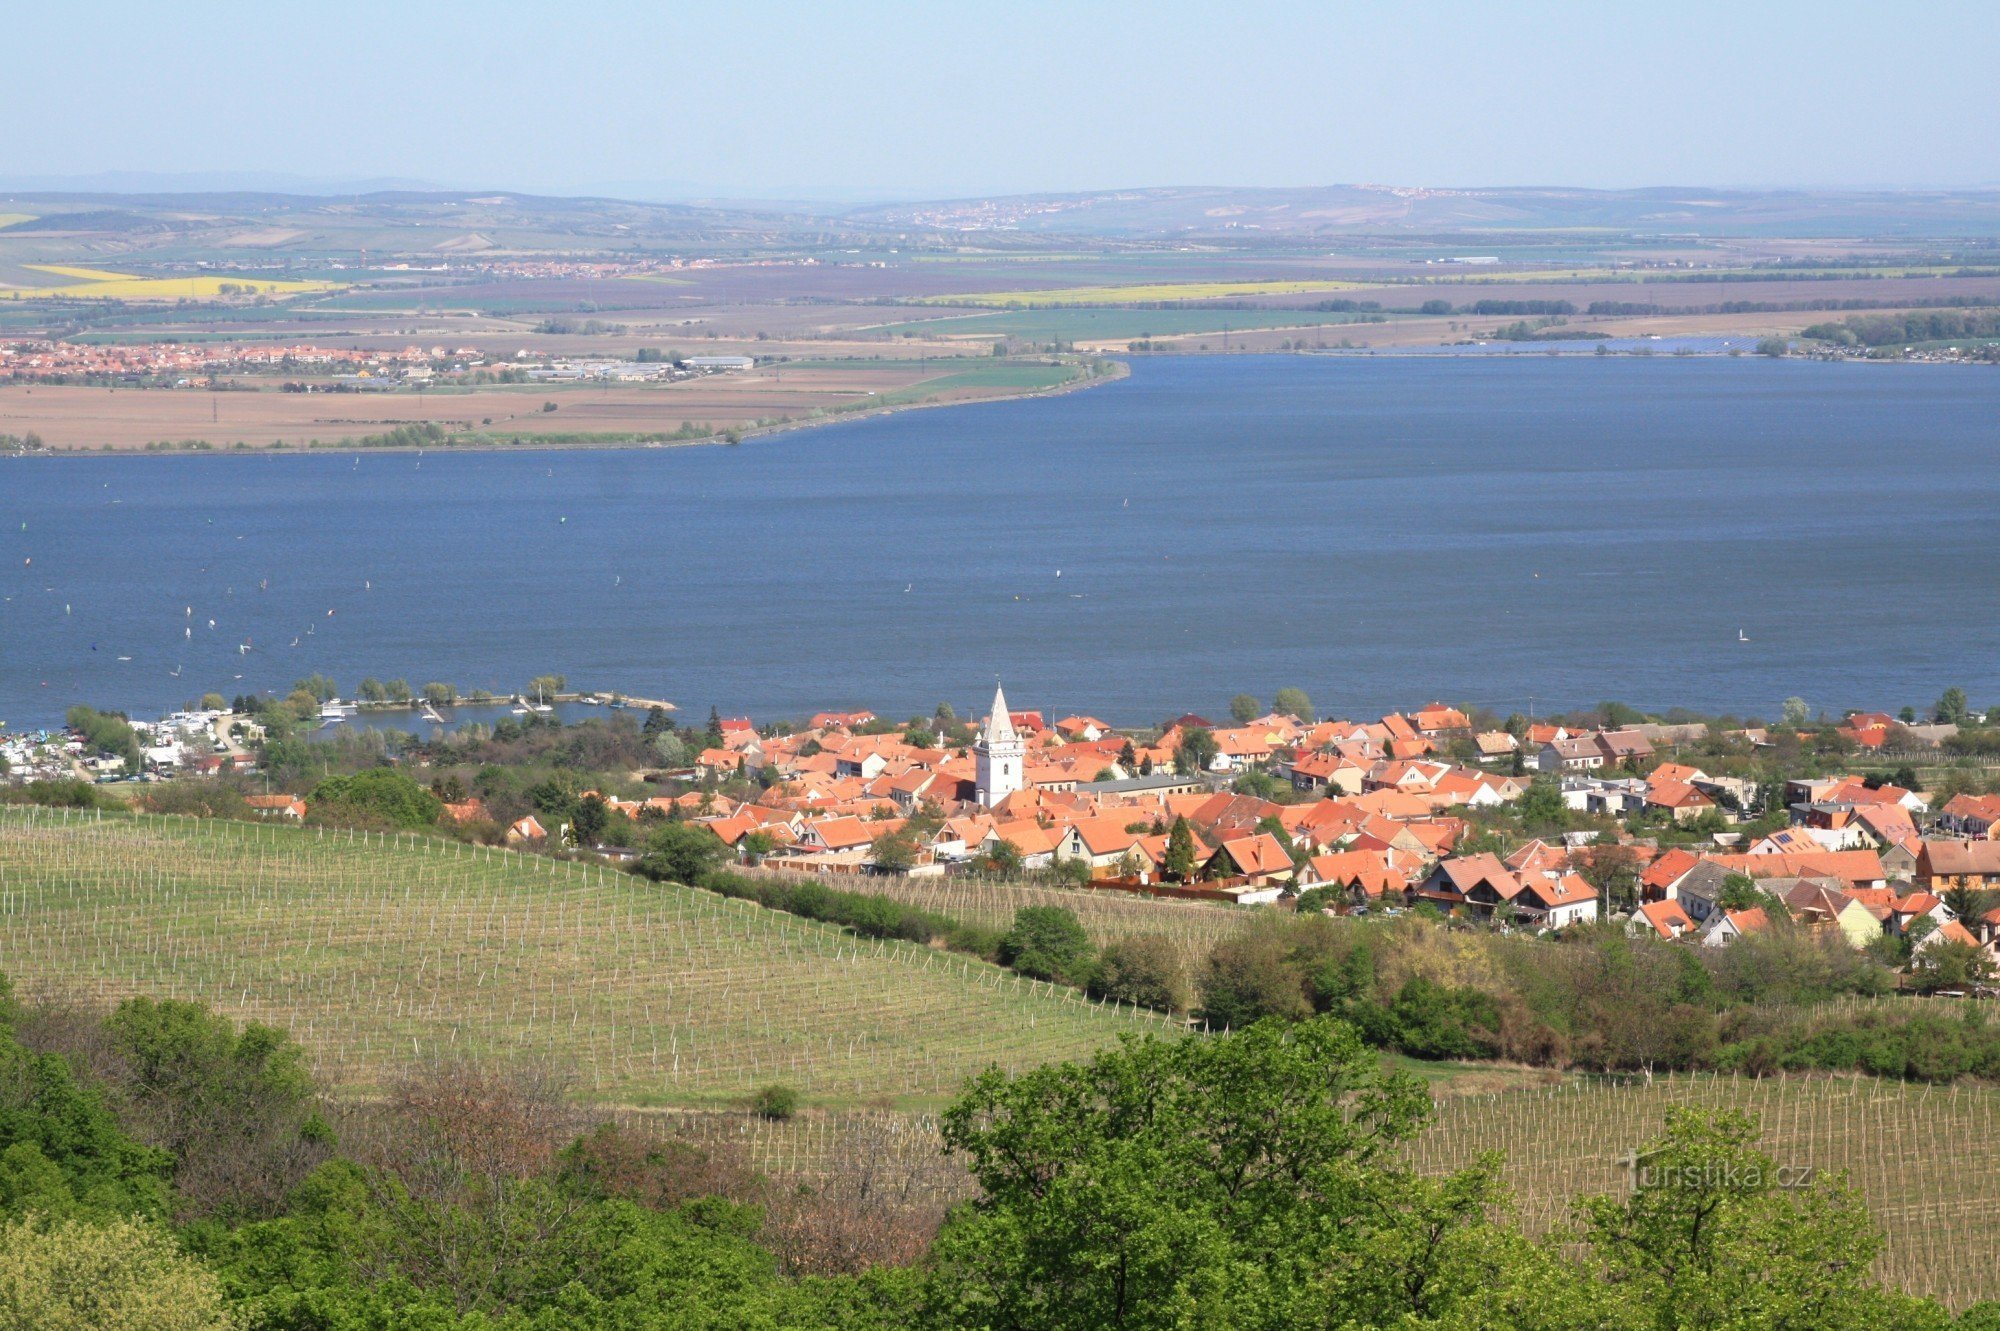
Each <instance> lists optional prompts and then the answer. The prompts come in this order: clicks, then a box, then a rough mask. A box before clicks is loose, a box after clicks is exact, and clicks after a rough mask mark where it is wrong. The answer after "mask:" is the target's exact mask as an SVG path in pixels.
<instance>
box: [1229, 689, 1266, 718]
mask: <svg viewBox="0 0 2000 1331" xmlns="http://www.w3.org/2000/svg"><path fill="white" fill-rule="evenodd" d="M1262 710H1263V707H1262V706H1261V705H1260V704H1259V703H1258V701H1257V700H1256V699H1255V698H1253V697H1251V696H1250V695H1249V694H1247V693H1239V694H1237V695H1236V696H1235V697H1234V698H1231V699H1230V700H1229V715H1230V716H1231V717H1232V718H1234V719H1235V721H1236V724H1237V725H1239V726H1247V725H1249V724H1250V723H1251V722H1252V721H1255V720H1256V719H1257V713H1258V712H1260V711H1262Z"/></svg>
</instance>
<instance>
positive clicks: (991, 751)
mask: <svg viewBox="0 0 2000 1331" xmlns="http://www.w3.org/2000/svg"><path fill="white" fill-rule="evenodd" d="M972 752H973V756H974V758H975V759H976V760H977V761H978V764H979V774H978V778H977V782H978V794H977V796H976V797H975V798H977V799H978V801H979V803H980V804H981V805H983V806H985V807H986V808H989V809H990V808H992V807H993V806H994V805H996V804H998V803H999V802H1000V801H1001V800H1004V799H1006V798H1007V797H1008V796H1009V795H1011V794H1013V793H1014V792H1015V791H1017V790H1019V789H1020V788H1021V769H1022V767H1023V765H1024V763H1025V760H1026V758H1027V753H1028V746H1027V745H1026V744H1024V743H1023V742H1022V740H1021V736H1020V735H1019V733H1017V732H1016V731H1015V729H1014V718H1013V717H1011V716H1009V715H1008V714H1007V695H1006V694H1005V693H1004V692H1002V691H1001V688H1000V686H999V685H998V684H996V685H994V686H993V714H992V715H991V716H989V717H987V718H986V729H985V730H983V731H981V732H980V735H979V740H978V742H977V743H976V744H974V745H973V746H972Z"/></svg>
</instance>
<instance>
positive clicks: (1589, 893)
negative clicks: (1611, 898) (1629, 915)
mask: <svg viewBox="0 0 2000 1331" xmlns="http://www.w3.org/2000/svg"><path fill="white" fill-rule="evenodd" d="M1519 881H1520V884H1521V891H1520V894H1519V895H1518V896H1516V897H1515V898H1514V901H1513V906H1514V909H1515V910H1516V911H1517V912H1519V913H1520V916H1521V918H1522V919H1523V920H1524V921H1526V922H1527V923H1529V924H1532V925H1538V926H1540V927H1541V928H1545V929H1565V928H1568V927H1569V926H1570V925H1572V924H1587V923H1588V922H1590V921H1591V920H1594V919H1596V918H1597V889H1596V888H1594V887H1592V886H1591V885H1590V884H1589V883H1587V882H1585V881H1584V880H1583V878H1582V876H1581V875H1579V874H1574V873H1565V874H1549V875H1542V874H1531V875H1527V876H1524V877H1522V878H1521V879H1520V880H1519Z"/></svg>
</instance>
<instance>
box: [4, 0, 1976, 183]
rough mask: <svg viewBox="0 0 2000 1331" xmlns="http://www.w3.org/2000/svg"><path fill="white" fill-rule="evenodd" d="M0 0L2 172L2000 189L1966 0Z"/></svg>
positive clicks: (18, 175)
mask: <svg viewBox="0 0 2000 1331" xmlns="http://www.w3.org/2000/svg"><path fill="white" fill-rule="evenodd" d="M10 11H11V12H10V13H9V14H8V16H7V19H6V30H7V33H8V41H7V44H8V46H9V47H10V48H11V52H12V53H11V55H10V58H9V60H8V67H9V69H8V75H7V97H6V102H7V104H8V105H9V107H10V108H12V110H13V115H11V116H10V117H9V119H10V121H11V124H12V132H10V133H8V134H7V135H6V136H5V146H4V147H0V178H5V179H9V180H14V181H19V180H21V179H23V178H27V177H49V176H88V175H94V174H97V173H103V172H158V173H167V174H175V173H286V174H290V175H295V176H300V177H309V178H321V179H330V178H337V179H354V178H372V177H401V178H410V179H421V180H430V181H437V182H441V183H447V184H462V185H478V186H493V187H507V188H515V189H545V190H553V191H573V190H589V189H596V190H604V189H608V188H613V187H622V188H623V189H624V191H625V192H638V191H639V190H640V189H641V188H644V187H650V192H651V193H653V194H656V195H674V194H680V195H686V196H690V197H692V196H701V195H726V196H734V197H765V198H778V197H792V198H843V199H854V198H868V197H939V196H948V195H962V194H973V193H998V192H1025V191H1040V190H1078V189H1099V188H1112V187H1124V186H1136V185H1162V184H1217V185H1222V184H1228V185H1276V186H1283V185H1311V184H1331V183H1353V182H1378V183H1395V184H1420V185H1525V184H1566V185H1581V186H1597V187H1625V186H1639V185H1659V184H1677V185H1694V184H1702V185H1718V186H1769V185H1808V186H1886V187H1923V186H1979V185H1990V186H2000V134H1996V133H1995V130H1996V127H2000V77H1996V70H2000V12H1996V10H1995V8H1994V6H1993V5H1992V3H1991V0H1987V3H1984V4H1972V3H1953V2H1951V0H1942V2H1940V3H1932V4H1927V5H1925V6H1923V7H1922V8H1921V9H1915V8H1911V9H1905V8H1904V7H1902V6H1893V5H1883V4H1879V3H1870V4H1850V3H1839V2H1838V0H1823V2H1822V3H1816V4H1813V3H1789V2H1785V0H1772V2H1769V3H1756V2H1755V0H1736V2H1735V3H1730V4H1710V3H1703V2H1700V0H1693V2H1690V0H1682V2H1681V3H1676V4H1670V5H1643V6H1641V5H1626V4H1620V3H1616V0H1597V2H1595V3H1589V4H1557V3H1533V2H1532V0H1517V2H1515V3H1505V4H1501V3H1493V4H1391V3H1382V4H1370V5H1356V4H1336V3H1322V4H1285V3H1256V2H1255V0H1249V2H1242V0H1239V2H1238V3H1231V4H1196V3H1174V2H1172V0H1156V2H1155V3H1150V4H1093V3H1087V2H1085V0H1070V3H1063V4H1043V3H1033V2H1027V3H1023V2H1021V0H1002V2H1001V3H983V4H977V5H972V4H950V3H942V2H940V3H932V4H919V3H888V2H882V3H862V2H859V0H857V2H856V3H837V2H835V0H828V2H827V3H820V4H791V3H768V4H759V5H748V4H729V3H721V2H719V0H714V2H711V3H706V4H702V3H680V4H640V3H629V2H626V0H599V2H598V3H593V4H590V5H588V6H585V5H529V4H520V3H510V2H508V0H488V2H487V3H479V4H472V3H437V2H433V0H403V3H395V4H389V3H379V2H378V0H349V2H348V3H342V4H338V5H319V4H304V3H296V4H277V5H273V4H268V3H265V4H223V3H203V2H202V0H192V3H183V4H178V5H161V4H157V3H152V2H151V0H147V2H145V3H139V2H135V0H99V2H98V3H96V4H93V5H89V6H77V5H63V6H58V5H48V4H33V5H29V4H22V5H17V6H10ZM24 108H26V109H27V114H26V115H25V116H24V115H23V114H22V110H23V109H24Z"/></svg>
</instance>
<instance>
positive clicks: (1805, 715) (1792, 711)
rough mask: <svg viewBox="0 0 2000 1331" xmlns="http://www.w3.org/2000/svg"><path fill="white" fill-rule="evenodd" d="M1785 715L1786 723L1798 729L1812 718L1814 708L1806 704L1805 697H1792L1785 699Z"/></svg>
mask: <svg viewBox="0 0 2000 1331" xmlns="http://www.w3.org/2000/svg"><path fill="white" fill-rule="evenodd" d="M1783 715H1784V720H1785V724H1786V725H1788V726H1790V727H1791V728H1792V729H1794V730H1797V729H1798V728H1799V727H1800V726H1802V725H1804V724H1805V723H1806V722H1807V721H1809V720H1811V719H1812V708H1811V707H1809V706H1808V705H1807V704H1806V700H1805V699H1804V698H1800V697H1791V698H1787V699H1785V701H1784V706H1783Z"/></svg>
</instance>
